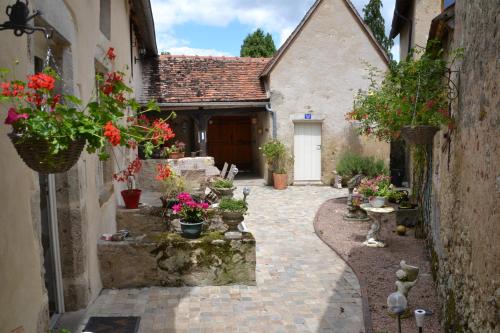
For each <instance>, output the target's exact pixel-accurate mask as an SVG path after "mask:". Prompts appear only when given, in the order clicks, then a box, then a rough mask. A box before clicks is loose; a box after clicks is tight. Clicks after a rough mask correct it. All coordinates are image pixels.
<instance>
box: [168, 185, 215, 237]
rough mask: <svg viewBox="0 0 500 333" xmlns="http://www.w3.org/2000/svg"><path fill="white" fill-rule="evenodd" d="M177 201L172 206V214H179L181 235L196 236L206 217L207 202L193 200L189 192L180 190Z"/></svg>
mask: <svg viewBox="0 0 500 333" xmlns="http://www.w3.org/2000/svg"><path fill="white" fill-rule="evenodd" d="M177 200H179V203H178V204H176V205H174V206H173V207H172V210H173V212H174V214H176V215H177V216H179V218H180V222H179V223H180V225H181V231H182V235H183V236H184V237H186V238H198V237H199V236H200V234H201V231H202V228H203V223H205V221H206V219H207V218H208V208H209V204H208V203H206V202H197V201H195V200H194V199H193V198H192V197H191V195H190V194H189V193H186V192H182V193H180V194H179V195H178V196H177Z"/></svg>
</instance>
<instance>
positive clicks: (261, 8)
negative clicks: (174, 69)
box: [151, 0, 395, 55]
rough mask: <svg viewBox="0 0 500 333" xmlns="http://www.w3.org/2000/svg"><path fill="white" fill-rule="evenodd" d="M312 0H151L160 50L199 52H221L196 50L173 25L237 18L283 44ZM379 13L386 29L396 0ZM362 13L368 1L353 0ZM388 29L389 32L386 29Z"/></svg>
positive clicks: (388, 1)
mask: <svg viewBox="0 0 500 333" xmlns="http://www.w3.org/2000/svg"><path fill="white" fill-rule="evenodd" d="M314 1H315V0H151V3H152V7H153V15H154V19H155V26H156V35H157V38H158V48H159V50H162V51H163V50H164V51H169V52H171V53H173V52H174V51H175V52H176V53H177V52H178V51H179V52H189V54H193V53H194V52H199V53H198V54H199V55H201V54H202V53H203V54H210V52H215V54H223V53H224V52H221V51H217V50H209V49H196V48H192V47H191V46H190V43H189V41H185V40H180V39H178V38H177V37H176V36H175V33H174V28H175V26H177V25H179V24H184V23H189V22H195V23H197V24H201V25H207V26H216V27H225V26H228V25H229V24H230V23H231V22H234V21H237V22H240V23H242V24H245V25H249V26H251V27H252V28H263V29H264V30H265V31H268V32H271V33H276V34H277V35H279V37H280V40H279V41H276V42H277V43H279V45H278V46H281V45H282V43H283V42H284V41H285V40H286V39H287V38H288V36H289V35H290V34H291V33H292V31H293V30H294V29H295V27H296V26H297V24H298V23H299V22H300V20H301V19H302V17H303V16H304V15H305V13H306V12H307V10H308V9H309V8H310V7H311V6H312V4H313V3H314ZM383 1H384V7H383V13H382V15H383V16H384V18H385V21H386V30H388V29H390V22H391V21H392V12H393V10H394V3H395V0H383ZM352 2H353V4H354V5H355V7H356V8H357V9H358V11H359V12H360V13H361V12H362V8H363V6H364V5H365V4H366V3H367V2H368V0H352ZM387 32H388V31H387Z"/></svg>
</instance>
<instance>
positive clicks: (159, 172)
mask: <svg viewBox="0 0 500 333" xmlns="http://www.w3.org/2000/svg"><path fill="white" fill-rule="evenodd" d="M171 175H172V169H170V165H169V164H168V163H166V164H161V163H160V164H157V165H156V177H155V179H156V180H162V181H163V180H166V179H167V178H168V177H170V176H171Z"/></svg>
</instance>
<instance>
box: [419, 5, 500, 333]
mask: <svg viewBox="0 0 500 333" xmlns="http://www.w3.org/2000/svg"><path fill="white" fill-rule="evenodd" d="M442 9H443V11H442V13H440V14H439V15H437V16H436V17H435V18H434V19H433V20H432V22H431V23H430V24H429V27H428V31H429V38H430V39H438V40H441V41H442V46H443V47H444V49H445V51H446V53H447V54H449V51H452V50H456V49H459V48H462V49H463V51H464V55H463V59H462V60H461V61H459V62H457V63H456V64H455V66H454V67H453V68H452V70H453V71H455V72H454V75H453V76H452V80H453V82H454V83H455V84H456V86H457V93H458V97H457V98H456V99H455V100H454V101H453V103H452V108H451V114H452V116H453V117H454V118H455V120H456V128H455V129H454V130H452V131H448V130H446V131H445V130H443V131H440V132H438V133H437V134H436V135H435V137H434V143H433V152H432V163H431V175H432V181H431V191H430V192H429V193H430V195H428V196H427V197H426V202H427V207H426V210H427V211H428V214H426V219H425V222H426V223H427V226H428V231H429V234H428V238H429V240H430V241H431V242H430V243H431V245H432V246H431V260H432V264H433V267H434V274H435V279H436V281H437V287H438V291H439V294H440V296H441V298H442V301H443V308H444V309H443V314H444V318H443V326H444V331H445V332H485V333H486V332H498V331H499V330H500V266H499V265H498V263H499V260H498V258H499V256H500V245H499V242H498V240H499V239H500V229H499V228H498V225H499V221H500V200H499V199H500V154H499V153H498V151H499V149H500V146H499V144H500V141H499V139H498V138H500V112H499V110H500V108H499V107H500V99H499V95H498V82H499V80H498V68H499V62H498V52H499V45H500V36H499V35H498V33H497V29H498V22H497V20H498V13H499V10H500V8H499V4H498V2H495V1H480V0H472V1H457V2H456V4H454V1H445V2H443V7H442ZM429 28H430V29H429Z"/></svg>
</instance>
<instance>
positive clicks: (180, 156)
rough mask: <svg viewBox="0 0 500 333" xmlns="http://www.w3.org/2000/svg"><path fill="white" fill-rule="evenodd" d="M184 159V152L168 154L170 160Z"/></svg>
mask: <svg viewBox="0 0 500 333" xmlns="http://www.w3.org/2000/svg"><path fill="white" fill-rule="evenodd" d="M183 157H184V152H175V153H170V154H168V158H171V159H173V160H178V159H179V158H183Z"/></svg>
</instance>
